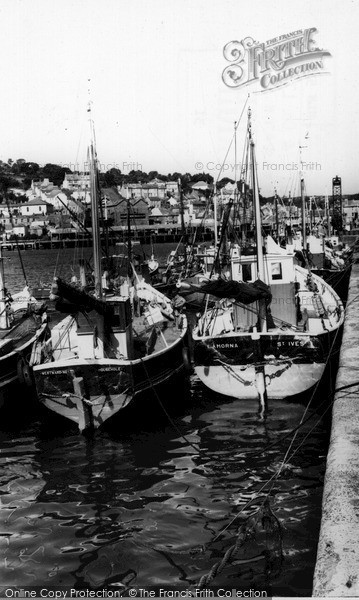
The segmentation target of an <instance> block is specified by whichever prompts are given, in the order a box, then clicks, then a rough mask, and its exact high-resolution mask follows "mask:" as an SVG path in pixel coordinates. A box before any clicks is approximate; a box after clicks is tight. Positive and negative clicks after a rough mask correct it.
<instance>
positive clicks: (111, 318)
mask: <svg viewBox="0 0 359 600" xmlns="http://www.w3.org/2000/svg"><path fill="white" fill-rule="evenodd" d="M91 130H92V134H91V143H90V148H89V155H90V160H89V162H90V165H91V176H90V179H91V214H92V236H93V237H92V244H93V257H94V269H93V275H94V289H93V290H92V291H89V290H88V289H87V287H86V281H84V273H83V272H82V274H81V283H82V285H81V287H79V286H77V285H73V284H70V283H67V282H65V281H63V280H61V279H60V278H56V280H55V282H54V284H55V289H54V290H53V291H54V293H55V295H56V296H58V298H59V299H62V309H63V310H66V305H67V310H68V313H69V314H68V315H67V316H66V317H65V318H64V319H62V320H61V321H60V322H59V323H58V324H57V325H56V326H55V327H53V328H52V331H51V344H49V353H48V356H47V358H46V360H44V361H43V362H42V364H40V365H37V366H36V367H35V368H34V375H35V381H36V388H37V393H38V397H39V399H40V401H41V402H42V403H43V404H44V405H45V406H46V407H47V408H49V409H50V410H51V411H53V412H55V413H57V414H59V415H61V416H63V417H65V418H66V419H69V420H70V421H73V422H74V423H76V424H77V426H78V427H79V429H80V430H81V431H83V430H85V429H96V428H98V427H100V426H101V425H102V424H103V423H105V422H106V421H107V420H109V419H110V418H112V417H114V415H117V414H118V413H119V412H120V411H121V410H122V409H124V408H125V407H127V406H129V405H130V404H131V403H132V402H133V401H134V400H135V399H138V398H140V397H142V399H143V402H144V403H145V404H144V406H146V404H148V396H149V395H150V394H152V395H153V394H154V395H157V394H159V391H160V387H161V385H162V384H164V383H165V382H169V381H173V380H174V378H175V377H176V375H178V374H181V373H183V371H184V369H185V361H186V347H185V343H186V334H187V320H186V317H185V315H182V314H175V313H174V309H173V307H172V304H171V301H170V299H169V298H168V297H167V296H165V295H164V294H162V293H161V292H159V291H157V290H156V289H155V288H153V287H152V286H151V285H150V284H149V283H146V282H145V280H144V279H143V278H142V276H141V275H138V274H137V273H136V272H135V269H134V267H133V264H132V245H131V227H130V217H129V214H130V212H129V210H130V207H129V206H128V238H127V239H128V243H127V270H126V274H125V275H126V276H123V275H122V276H120V274H119V273H110V271H107V270H106V272H103V270H102V261H101V248H100V236H99V229H100V222H99V212H100V211H99V205H100V196H99V187H98V175H97V157H96V149H95V137H94V132H93V123H92V121H91ZM128 204H129V202H128Z"/></svg>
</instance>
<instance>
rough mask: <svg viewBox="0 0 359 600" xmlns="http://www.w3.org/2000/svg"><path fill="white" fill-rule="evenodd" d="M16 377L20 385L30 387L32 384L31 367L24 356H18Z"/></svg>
mask: <svg viewBox="0 0 359 600" xmlns="http://www.w3.org/2000/svg"><path fill="white" fill-rule="evenodd" d="M17 377H18V380H19V382H20V383H21V384H22V385H26V386H27V387H32V386H33V384H34V380H33V377H32V371H31V368H30V367H29V364H28V363H27V362H26V360H25V359H24V358H19V360H18V362H17Z"/></svg>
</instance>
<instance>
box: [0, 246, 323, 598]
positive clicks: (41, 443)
mask: <svg viewBox="0 0 359 600" xmlns="http://www.w3.org/2000/svg"><path fill="white" fill-rule="evenodd" d="M66 252H68V256H67V254H66ZM5 257H6V260H5V271H6V276H7V287H8V288H9V290H12V291H18V290H19V289H21V287H22V285H23V281H22V268H21V265H20V262H19V259H18V256H17V255H16V253H15V252H11V253H10V252H9V253H7V254H6V255H5ZM60 260H61V263H62V265H65V267H63V269H62V274H63V275H67V276H68V275H69V274H70V275H71V273H72V272H73V269H75V266H74V265H75V263H74V261H73V251H71V250H68V251H61V258H60V257H59V256H58V253H57V251H45V252H44V251H41V250H39V251H29V252H25V253H24V254H23V262H24V267H25V270H26V273H27V276H28V280H29V283H30V285H34V286H37V285H39V284H40V283H41V284H44V283H49V282H50V280H51V278H52V276H53V274H54V270H55V265H56V263H58V266H60ZM18 393H19V392H18V390H15V389H14V392H13V395H12V397H11V398H10V400H11V402H12V403H16V402H18V400H19V398H18V395H17V394H18ZM21 394H22V395H23V396H22V398H21V399H22V400H23V401H24V400H26V398H25V396H24V394H25V392H21ZM328 394H329V391H328V390H325V391H323V390H322V395H321V396H320V397H318V398H317V399H316V403H314V404H313V407H312V408H311V409H310V410H309V411H308V413H307V415H306V416H307V417H312V418H310V419H309V420H307V421H306V423H305V424H304V425H303V427H301V428H300V430H299V431H298V434H297V437H296V439H295V442H294V444H293V446H292V447H291V450H290V452H289V454H288V455H287V458H286V463H285V467H284V468H283V469H282V470H281V472H280V475H279V477H278V478H277V479H276V480H275V481H274V483H273V487H272V493H271V508H272V511H273V513H274V514H275V516H276V517H277V519H279V522H280V524H281V528H282V544H283V563H282V565H281V566H280V567H279V568H276V569H269V568H268V565H267V568H266V563H265V561H264V560H259V561H257V562H249V563H246V564H238V563H237V564H236V563H235V562H234V563H233V564H228V565H227V566H226V567H225V568H224V569H223V571H222V572H221V573H220V574H218V576H217V577H216V578H215V579H214V580H213V582H212V584H211V587H212V588H213V589H215V588H222V589H225V590H232V589H236V590H250V589H252V590H256V591H265V592H267V594H268V595H284V596H308V595H310V594H311V589H312V577H313V570H314V564H315V557H316V546H317V539H318V534H319V526H320V507H321V497H322V486H323V477H324V471H325V459H326V451H327V444H328V429H329V416H328V415H329V411H328V412H327V413H326V415H325V418H324V419H323V418H321V415H322V413H323V411H324V409H323V406H322V407H321V408H320V406H319V405H321V404H323V403H324V405H325V406H327V404H328V403H329V398H328V397H327V396H328ZM173 395H176V394H174V391H173V394H172V393H171V394H169V396H171V397H168V398H167V399H166V400H167V401H168V402H169V401H170V400H171V402H172V401H173V399H174V398H173ZM177 396H178V398H177V406H178V408H177V410H176V411H171V415H172V416H171V420H169V419H168V418H167V416H166V415H165V414H162V415H161V411H156V413H154V415H153V418H152V419H147V420H146V421H144V420H143V419H142V420H141V419H139V420H138V419H137V416H136V414H135V415H132V416H129V417H128V418H127V419H125V420H121V421H120V422H119V423H118V425H117V427H116V428H114V429H112V430H111V431H105V430H104V431H98V432H96V434H95V436H94V437H93V438H86V437H84V436H80V435H78V434H77V432H76V431H74V430H73V429H71V426H70V425H69V426H66V427H62V428H54V427H53V426H51V427H50V426H49V424H48V422H47V420H46V417H44V414H41V413H38V412H34V414H32V413H31V410H27V411H26V415H25V414H24V415H21V413H20V411H19V413H18V414H17V415H15V416H12V418H11V420H10V421H5V420H4V418H2V421H1V428H0V430H1V432H0V463H1V470H0V492H1V510H0V519H1V545H2V559H1V567H0V570H1V577H0V581H1V586H2V589H6V588H11V587H13V586H18V587H25V588H29V589H30V588H31V589H39V588H40V589H41V588H46V589H70V588H72V589H76V590H82V589H84V590H102V589H106V590H109V591H111V590H112V591H114V590H118V591H120V592H121V591H122V592H123V593H124V595H127V591H128V589H129V588H135V589H136V590H138V591H137V593H138V596H139V595H140V592H139V590H140V589H146V590H156V591H158V590H159V589H161V588H162V589H166V590H188V589H191V588H192V586H194V587H195V585H196V583H197V582H198V581H199V579H200V577H201V576H202V575H204V574H206V573H207V572H208V571H210V569H211V568H212V567H213V565H214V564H216V563H218V561H220V560H221V559H222V558H223V556H224V554H225V552H226V551H227V550H228V548H229V547H230V546H231V545H233V544H234V543H235V541H236V539H237V532H238V527H239V526H240V524H241V523H242V522H243V521H244V519H245V518H246V517H248V516H249V514H250V513H251V511H252V510H253V508H254V507H255V506H256V505H258V503H257V504H256V501H255V498H256V495H257V492H258V491H259V490H260V489H261V488H262V486H263V484H264V483H265V482H267V481H268V480H270V479H271V478H272V477H273V475H274V474H275V473H276V472H277V471H278V469H279V467H280V466H281V464H282V461H283V458H284V457H285V456H286V452H287V450H288V448H289V444H290V441H291V439H292V437H293V436H292V434H291V432H292V430H294V429H295V428H296V427H297V426H298V424H299V422H300V420H301V418H302V416H303V414H304V411H305V406H306V403H307V402H308V401H309V399H310V396H308V398H306V399H303V401H302V402H300V403H295V402H286V401H273V402H271V403H270V406H269V410H268V413H267V414H266V415H265V416H264V417H262V416H261V415H260V413H259V410H258V406H257V405H256V403H254V402H251V401H238V400H236V399H233V400H231V399H224V398H223V397H220V396H216V395H213V394H210V393H209V392H208V391H207V390H205V389H204V388H203V387H202V385H201V384H200V382H199V381H198V380H197V379H196V378H195V377H194V376H191V378H190V380H189V382H188V386H187V387H186V388H185V390H184V391H183V392H179V393H178V394H177ZM323 401H324V402H323ZM166 406H167V403H166ZM140 408H141V407H138V410H140ZM138 416H140V413H138ZM249 500H253V504H252V505H251V506H249V507H248V508H247V509H246V510H244V511H243V512H240V511H241V508H243V506H244V505H245V504H246V503H247V502H248V501H249ZM271 543H273V540H271V539H270V534H268V535H267V537H266V536H265V535H264V534H263V533H258V537H257V538H256V537H255V539H253V540H251V541H250V543H249V544H248V545H246V546H244V547H243V550H242V551H241V552H240V553H239V555H238V557H237V558H240V559H241V558H249V557H252V556H255V555H257V554H258V553H260V552H261V550H262V549H263V548H264V547H265V546H266V544H267V546H268V544H269V545H270V544H271Z"/></svg>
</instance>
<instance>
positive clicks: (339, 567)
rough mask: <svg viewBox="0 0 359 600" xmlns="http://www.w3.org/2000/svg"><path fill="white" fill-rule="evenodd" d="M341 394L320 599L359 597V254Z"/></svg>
mask: <svg viewBox="0 0 359 600" xmlns="http://www.w3.org/2000/svg"><path fill="white" fill-rule="evenodd" d="M335 390H336V393H335V397H334V405H333V416H332V427H331V437H330V445H329V451H328V456H327V464H326V474H325V481H324V490H323V500H322V519H321V528H320V535H319V543H318V550H317V561H316V566H315V572H314V582H313V596H314V597H323V596H325V597H327V596H335V597H350V596H359V252H356V253H355V254H354V256H353V266H352V272H351V276H350V283H349V290H348V301H347V308H346V313H345V321H344V331H343V339H342V345H341V350H340V358H339V368H338V373H337V379H336V385H335Z"/></svg>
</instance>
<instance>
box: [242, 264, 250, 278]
mask: <svg viewBox="0 0 359 600" xmlns="http://www.w3.org/2000/svg"><path fill="white" fill-rule="evenodd" d="M242 273H243V281H250V280H251V279H252V268H251V265H242Z"/></svg>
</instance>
